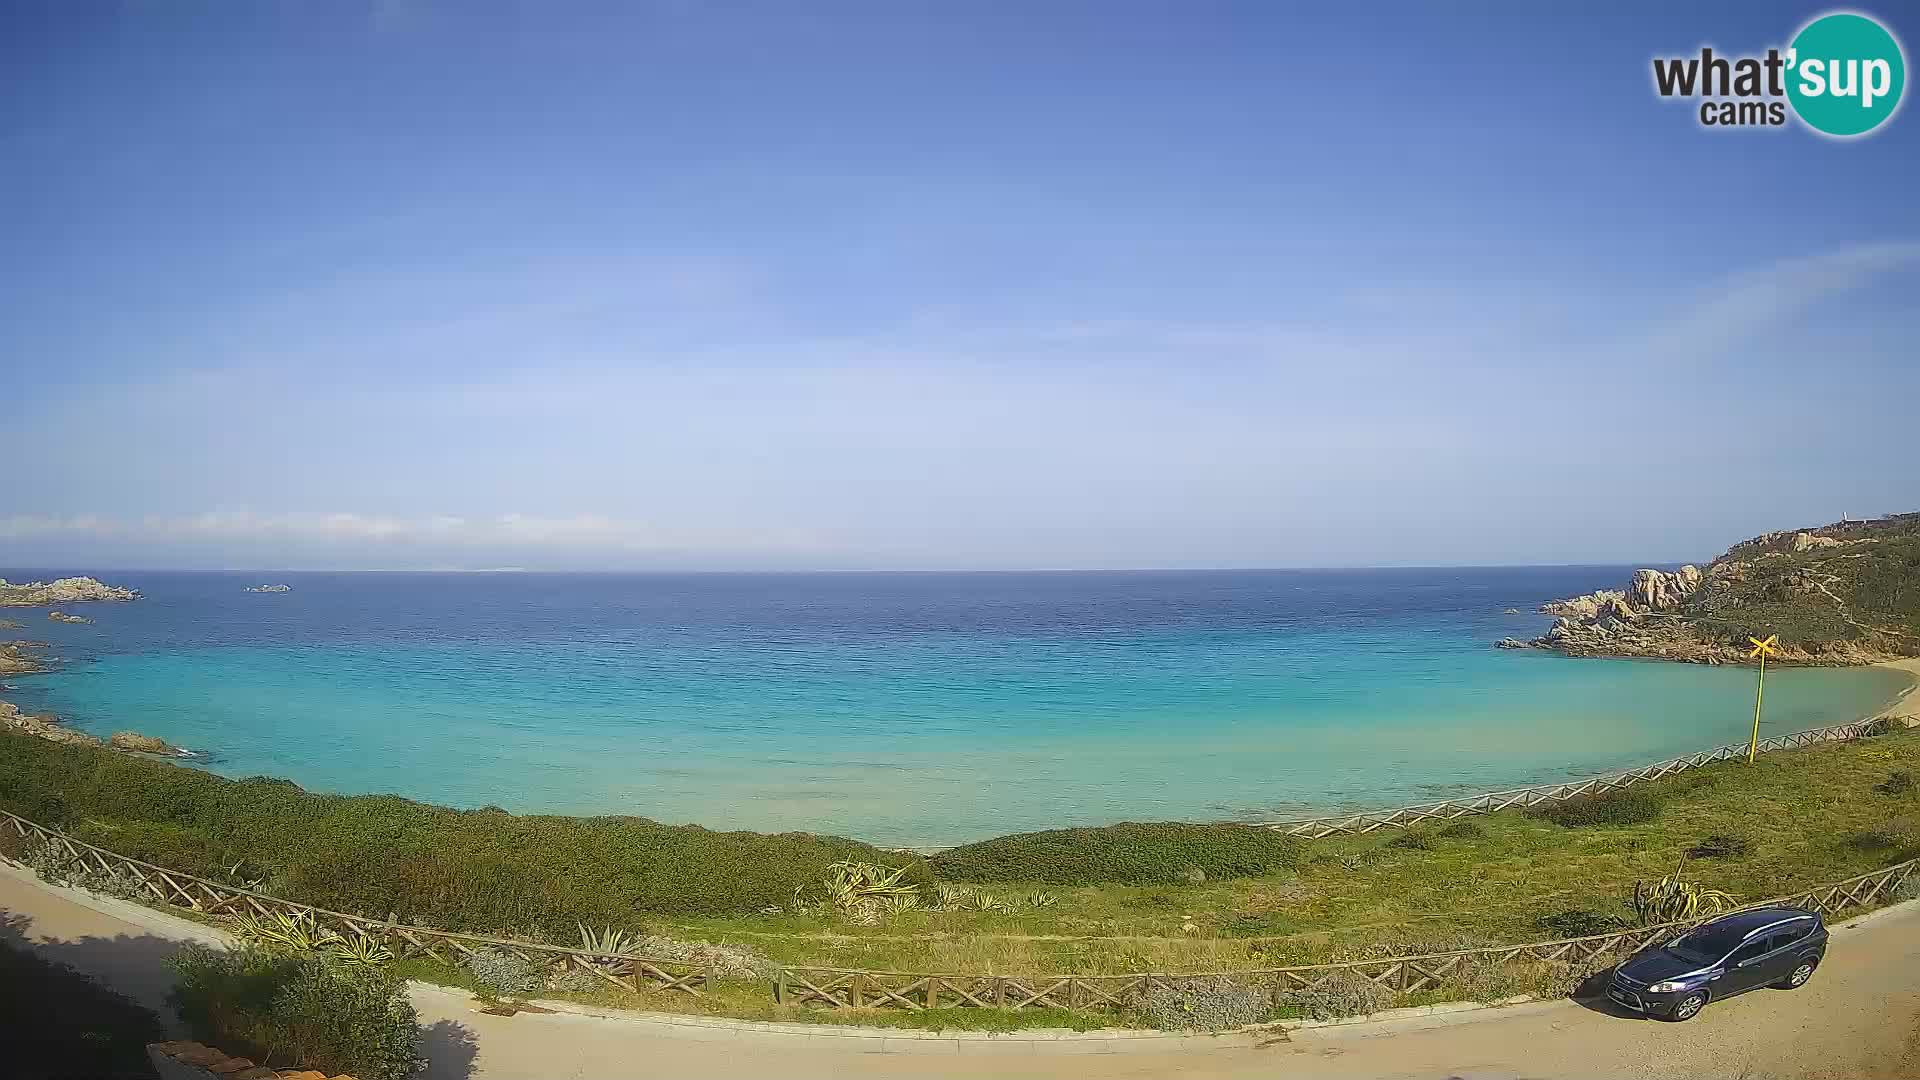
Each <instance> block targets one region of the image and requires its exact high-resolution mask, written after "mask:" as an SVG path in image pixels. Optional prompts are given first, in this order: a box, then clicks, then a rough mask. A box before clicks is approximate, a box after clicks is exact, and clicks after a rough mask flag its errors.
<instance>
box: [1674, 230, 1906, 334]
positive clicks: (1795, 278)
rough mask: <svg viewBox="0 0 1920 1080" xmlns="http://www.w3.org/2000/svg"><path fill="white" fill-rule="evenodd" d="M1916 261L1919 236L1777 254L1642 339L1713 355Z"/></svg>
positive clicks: (1721, 285)
mask: <svg viewBox="0 0 1920 1080" xmlns="http://www.w3.org/2000/svg"><path fill="white" fill-rule="evenodd" d="M1916 266H1920V242H1916V241H1901V242H1896V243H1885V244H1862V245H1859V246H1856V247H1850V248H1841V249H1839V250H1837V251H1828V252H1823V253H1821V254H1818V255H1802V256H1796V257H1794V258H1789V259H1782V260H1780V261H1779V262H1776V263H1772V264H1770V265H1768V266H1764V267H1761V268H1759V269H1757V270H1751V271H1747V272H1745V273H1741V274H1736V275H1734V276H1733V277H1730V278H1728V279H1726V280H1725V281H1723V282H1721V283H1719V284H1718V285H1717V286H1716V287H1715V289H1714V290H1713V292H1712V294H1711V295H1709V296H1708V297H1707V298H1706V299H1704V300H1701V301H1700V302H1698V303H1696V304H1695V305H1694V306H1693V307H1691V308H1690V309H1688V310H1687V311H1686V312H1684V313H1682V314H1681V315H1680V316H1679V317H1677V318H1675V319H1673V320H1671V321H1669V322H1668V323H1666V324H1665V325H1662V326H1660V327H1658V328H1656V329H1655V330H1654V332H1653V333H1652V334H1651V335H1649V337H1648V339H1647V341H1646V343H1645V345H1646V348H1647V349H1648V350H1649V351H1651V352H1655V353H1658V354H1661V355H1665V356H1673V357H1681V356H1696V357H1709V356H1716V355H1718V354H1720V353H1723V352H1725V351H1726V350H1728V349H1731V348H1733V347H1734V346H1736V345H1739V344H1740V343H1742V342H1744V341H1747V340H1749V339H1751V338H1753V337H1756V336H1758V335H1759V334H1761V333H1762V332H1763V331H1766V330H1768V329H1771V328H1773V327H1778V326H1784V325H1788V324H1790V323H1792V322H1793V321H1794V320H1795V319H1797V318H1798V317H1799V316H1800V315H1802V314H1804V313H1805V312H1806V311H1808V310H1809V309H1811V308H1813V307H1814V306H1815V305H1816V304H1818V303H1820V301H1822V300H1825V299H1826V298H1828V297H1831V296H1836V295H1839V294H1841V293H1845V292H1851V291H1853V290H1855V289H1859V288H1862V287H1864V286H1866V285H1868V284H1870V283H1871V282H1873V281H1874V280H1875V279H1877V278H1879V277H1881V276H1883V275H1885V274H1889V273H1894V272H1897V271H1901V270H1908V269H1911V268H1914V267H1916Z"/></svg>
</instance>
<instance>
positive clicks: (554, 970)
mask: <svg viewBox="0 0 1920 1080" xmlns="http://www.w3.org/2000/svg"><path fill="white" fill-rule="evenodd" d="M8 826H11V827H12V829H13V831H14V832H15V833H17V834H18V835H19V836H20V837H21V838H23V839H25V840H27V841H29V842H38V843H50V844H52V845H54V846H55V847H56V848H57V849H58V850H61V851H64V852H66V853H67V855H68V856H69V857H71V858H73V859H75V860H77V861H79V862H80V863H81V864H82V865H84V866H85V867H86V868H87V869H88V870H90V871H97V872H99V873H103V874H109V875H114V876H117V877H119V878H121V879H122V880H128V881H131V882H133V883H134V885H135V886H136V887H137V888H138V889H140V890H141V892H142V893H144V894H145V895H147V896H150V897H152V898H153V899H154V900H156V901H158V902H160V903H162V904H165V905H167V906H169V907H177V908H185V909H187V910H189V911H194V912H197V913H199V914H201V915H212V916H222V917H226V918H233V917H235V916H242V915H245V916H252V917H255V918H271V917H272V916H274V915H292V916H300V917H306V918H311V919H312V920H313V921H314V924H315V927H316V928H317V929H319V930H330V931H332V932H333V933H336V934H339V935H341V936H342V937H346V938H370V939H373V940H375V941H378V942H380V943H381V944H383V945H385V946H386V947H387V948H388V949H389V950H391V951H392V952H393V954H394V955H395V956H396V957H401V958H406V957H415V956H430V957H432V958H433V959H435V960H439V961H441V962H442V963H447V964H458V963H459V962H460V961H462V960H464V959H466V958H468V957H471V956H473V955H474V954H476V953H479V952H482V951H484V950H498V951H501V952H507V953H512V954H513V955H515V956H518V957H520V958H521V959H522V960H525V961H527V962H528V963H530V964H533V965H534V966H535V967H536V969H544V970H545V971H547V972H548V973H550V974H558V973H560V972H563V971H567V970H569V969H575V970H580V971H586V972H588V973H590V974H593V975H596V976H598V977H600V978H601V979H604V980H606V981H607V982H609V983H611V984H613V985H615V986H619V987H621V988H623V989H627V990H634V991H639V990H643V989H658V990H677V991H681V992H684V993H688V994H695V995H698V994H699V993H700V992H701V990H703V989H705V988H706V987H708V986H710V985H711V984H712V983H713V981H714V975H713V972H712V971H711V970H709V969H708V968H707V967H706V966H705V965H701V964H689V963H685V962H681V961H673V960H656V959H652V958H650V957H644V956H632V955H628V954H606V953H596V952H592V951H590V950H586V949H572V948H568V947H566V946H564V945H543V944H539V943H536V942H527V941H507V940H505V939H502V938H493V937H486V936H483V935H480V934H459V933H454V932H452V931H449V930H433V929H428V928H426V927H419V926H407V925H405V924H402V923H395V922H388V921H386V920H384V919H369V918H366V917H365V916H361V915H348V914H346V913H344V912H339V911H329V910H327V909H326V908H319V907H314V906H312V905H310V904H297V903H294V902H293V901H291V900H282V899H280V898H279V897H277V896H268V895H266V894H265V893H259V892H254V891H253V890H251V889H244V888H241V887H239V886H236V885H228V884H225V883H223V882H218V881H209V880H208V879H206V878H203V877H196V876H194V875H192V874H185V873H181V872H180V871H178V870H169V869H167V868H166V867H164V866H155V865H154V864H152V863H149V862H141V861H140V860H139V859H133V858H129V857H127V856H125V855H121V854H119V853H117V852H113V851H108V850H107V849H105V848H102V847H95V846H94V845H92V844H89V843H87V842H86V841H84V840H76V839H74V838H73V837H71V836H68V835H66V834H65V833H62V832H59V831H58V830H55V829H50V828H47V827H46V826H44V825H41V824H39V823H37V822H33V821H28V820H27V819H26V818H23V817H21V816H19V815H18V814H11V813H8V812H6V811H4V810H0V828H6V827H8Z"/></svg>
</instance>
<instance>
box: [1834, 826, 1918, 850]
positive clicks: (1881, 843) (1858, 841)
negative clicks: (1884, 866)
mask: <svg viewBox="0 0 1920 1080" xmlns="http://www.w3.org/2000/svg"><path fill="white" fill-rule="evenodd" d="M1850 843H1851V844H1852V845H1853V846H1854V847H1855V848H1857V849H1859V850H1861V851H1873V852H1887V851H1897V852H1899V853H1901V854H1903V855H1904V854H1905V853H1907V852H1912V851H1920V819H1916V818H1911V817H1897V818H1894V819H1893V820H1891V821H1888V822H1885V823H1884V824H1881V825H1878V826H1875V827H1874V828H1871V829H1864V830H1862V831H1860V832H1858V833H1856V834H1854V837H1853V839H1852V840H1851V841H1850Z"/></svg>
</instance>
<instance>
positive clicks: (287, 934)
mask: <svg viewBox="0 0 1920 1080" xmlns="http://www.w3.org/2000/svg"><path fill="white" fill-rule="evenodd" d="M233 930H234V933H236V934H239V935H240V936H241V937H243V938H248V939H250V940H252V941H254V942H256V943H258V944H261V945H265V946H267V947H269V948H279V949H292V950H293V951H295V952H318V951H320V949H321V948H323V947H325V946H327V945H329V944H331V943H332V942H334V941H337V940H339V938H340V935H338V934H336V933H334V932H333V931H331V930H328V929H326V928H325V927H322V926H321V925H320V923H319V922H318V921H317V920H316V919H315V918H314V917H313V912H311V911H296V912H294V913H292V914H288V913H287V912H284V911H272V912H268V913H267V914H266V915H264V916H254V915H237V916H235V917H234V920H233Z"/></svg>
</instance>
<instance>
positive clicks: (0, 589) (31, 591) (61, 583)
mask: <svg viewBox="0 0 1920 1080" xmlns="http://www.w3.org/2000/svg"><path fill="white" fill-rule="evenodd" d="M139 598H140V593H139V592H138V591H136V590H134V589H123V588H120V587H119V586H117V585H108V584H107V583H106V582H104V581H96V580H94V579H93V578H90V577H69V578H61V579H60V580H58V581H29V582H26V583H24V584H15V583H13V582H10V581H8V580H7V579H6V578H0V607H39V606H41V605H44V604H77V603H80V602H82V601H87V600H138V599H139Z"/></svg>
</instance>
